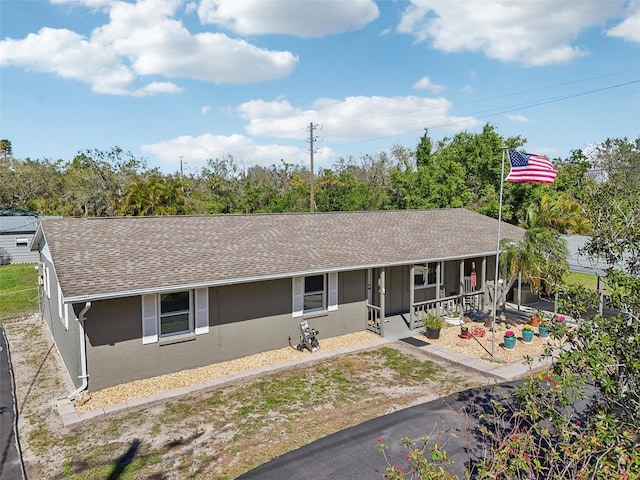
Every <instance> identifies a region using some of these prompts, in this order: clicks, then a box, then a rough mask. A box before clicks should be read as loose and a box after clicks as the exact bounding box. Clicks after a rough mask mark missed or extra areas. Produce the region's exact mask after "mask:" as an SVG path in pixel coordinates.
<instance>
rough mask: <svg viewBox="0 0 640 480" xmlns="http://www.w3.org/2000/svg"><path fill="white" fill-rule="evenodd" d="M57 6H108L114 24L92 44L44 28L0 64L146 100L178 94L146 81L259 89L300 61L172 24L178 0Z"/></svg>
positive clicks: (96, 0) (84, 0)
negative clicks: (257, 84)
mask: <svg viewBox="0 0 640 480" xmlns="http://www.w3.org/2000/svg"><path fill="white" fill-rule="evenodd" d="M57 1H58V2H59V3H69V4H78V5H84V6H91V7H98V6H106V5H109V6H110V7H111V8H110V10H109V16H110V22H109V23H108V24H105V25H103V26H101V27H99V28H97V29H95V30H94V31H93V32H92V33H91V35H90V37H89V38H87V37H85V36H83V35H80V34H78V33H76V32H73V31H70V30H66V29H53V28H42V29H41V30H40V31H39V32H38V33H31V34H29V35H28V36H27V37H26V38H24V39H21V40H14V39H6V40H3V41H0V49H2V56H1V57H0V65H1V66H8V65H10V66H17V67H23V68H27V69H32V70H35V71H39V72H46V73H53V74H56V75H59V76H61V77H63V78H68V79H73V80H77V81H81V82H84V83H87V84H89V85H91V87H92V89H93V91H95V92H97V93H104V94H112V95H133V96H143V95H151V94H158V93H176V92H179V91H180V87H178V86H176V85H174V84H172V83H169V82H153V83H150V84H148V85H146V86H142V87H139V86H137V85H136V83H142V82H143V81H144V77H145V76H148V75H157V76H162V77H168V78H193V79H198V80H202V81H207V82H214V83H218V84H222V83H233V84H242V83H255V82H261V81H265V80H272V79H275V78H279V77H282V76H286V75H288V74H289V73H291V71H292V70H293V69H294V68H295V66H296V65H297V63H298V58H297V57H296V56H294V55H293V54H292V53H290V52H287V51H274V50H268V49H264V48H259V47H256V46H255V45H251V44H249V43H247V42H245V41H244V40H236V39H232V38H230V37H228V36H226V35H224V34H221V33H211V32H203V33H198V34H195V35H194V34H191V33H190V32H189V31H188V30H187V29H186V28H185V27H184V26H183V24H182V22H181V21H179V20H176V19H174V18H173V17H174V15H175V13H176V8H177V6H178V5H179V4H180V2H179V0H140V1H138V2H137V3H126V2H117V1H116V2H106V1H105V2H103V1H100V0H57Z"/></svg>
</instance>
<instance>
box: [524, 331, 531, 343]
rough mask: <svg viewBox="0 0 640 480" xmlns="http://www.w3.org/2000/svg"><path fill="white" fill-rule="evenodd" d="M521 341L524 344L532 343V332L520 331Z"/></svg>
mask: <svg viewBox="0 0 640 480" xmlns="http://www.w3.org/2000/svg"><path fill="white" fill-rule="evenodd" d="M522 341H523V342H524V343H531V342H533V330H523V331H522Z"/></svg>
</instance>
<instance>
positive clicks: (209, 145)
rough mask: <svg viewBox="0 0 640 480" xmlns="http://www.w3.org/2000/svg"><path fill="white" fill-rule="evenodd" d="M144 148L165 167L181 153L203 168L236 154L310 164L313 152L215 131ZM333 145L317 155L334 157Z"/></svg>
mask: <svg viewBox="0 0 640 480" xmlns="http://www.w3.org/2000/svg"><path fill="white" fill-rule="evenodd" d="M141 150H142V151H145V152H148V153H150V154H153V155H154V156H155V157H157V158H158V159H159V160H160V161H161V162H162V163H163V166H164V169H165V170H171V169H172V168H173V169H177V168H178V167H179V162H180V160H179V159H180V157H182V158H183V161H184V162H185V163H186V165H187V166H188V168H200V167H203V166H205V165H206V163H207V160H208V159H216V158H224V157H226V156H227V155H231V156H233V158H234V159H235V160H236V162H237V163H238V164H244V165H262V166H269V165H278V164H279V163H280V160H281V159H283V160H285V161H286V162H288V163H294V164H298V165H306V164H307V163H308V161H309V152H308V151H306V150H303V149H300V148H297V147H293V146H288V145H278V144H257V143H255V142H254V141H253V140H252V139H250V138H248V137H245V136H243V135H237V134H234V135H229V136H224V135H213V134H210V133H206V134H204V135H200V136H198V137H193V136H190V135H184V136H180V137H177V138H173V139H171V140H167V141H165V142H160V143H154V144H149V145H143V146H142V147H141ZM333 155H334V154H333V152H332V151H331V149H329V148H323V149H321V150H319V151H318V153H317V154H316V156H315V158H316V159H317V160H318V162H319V163H322V162H323V161H328V159H330V158H332V157H333Z"/></svg>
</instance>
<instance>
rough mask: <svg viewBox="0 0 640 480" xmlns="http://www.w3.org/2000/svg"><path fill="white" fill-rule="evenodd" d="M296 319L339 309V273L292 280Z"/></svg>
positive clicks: (293, 307) (293, 306) (293, 308)
mask: <svg viewBox="0 0 640 480" xmlns="http://www.w3.org/2000/svg"><path fill="white" fill-rule="evenodd" d="M292 289H293V305H292V311H293V316H294V317H299V316H302V315H304V314H307V313H314V312H322V311H325V310H327V311H333V310H337V309H338V273H337V272H331V273H328V274H319V275H307V276H305V277H294V278H293V279H292Z"/></svg>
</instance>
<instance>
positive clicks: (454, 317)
mask: <svg viewBox="0 0 640 480" xmlns="http://www.w3.org/2000/svg"><path fill="white" fill-rule="evenodd" d="M444 321H445V322H446V323H448V324H449V325H461V324H462V322H461V321H460V312H458V311H454V312H449V313H447V314H446V315H445V316H444Z"/></svg>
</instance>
